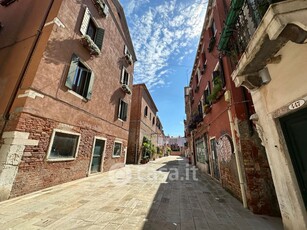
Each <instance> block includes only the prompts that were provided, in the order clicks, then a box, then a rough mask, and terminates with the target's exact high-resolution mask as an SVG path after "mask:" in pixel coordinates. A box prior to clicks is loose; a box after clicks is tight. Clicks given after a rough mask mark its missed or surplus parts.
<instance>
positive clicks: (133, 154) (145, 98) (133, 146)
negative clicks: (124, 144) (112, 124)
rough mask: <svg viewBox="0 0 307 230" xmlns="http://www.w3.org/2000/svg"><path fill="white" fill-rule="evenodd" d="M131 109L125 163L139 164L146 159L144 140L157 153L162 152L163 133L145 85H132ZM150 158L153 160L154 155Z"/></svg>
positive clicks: (156, 110)
mask: <svg viewBox="0 0 307 230" xmlns="http://www.w3.org/2000/svg"><path fill="white" fill-rule="evenodd" d="M131 108H132V109H131V119H130V131H129V144H128V152H127V163H130V164H139V163H140V162H141V160H142V159H144V158H146V157H147V156H145V153H144V151H143V148H142V145H143V142H144V140H145V141H146V140H148V141H150V142H151V145H152V146H154V147H155V148H157V147H158V148H159V149H157V150H156V151H157V152H158V151H159V150H162V151H163V146H164V141H163V139H164V133H163V126H162V123H161V121H160V119H159V118H158V116H157V112H158V109H157V107H156V105H155V102H154V100H153V99H152V97H151V95H150V93H149V91H148V89H147V87H146V85H145V84H136V85H133V89H132V103H131ZM144 138H145V139H144ZM150 157H151V159H153V158H155V156H154V155H151V156H150Z"/></svg>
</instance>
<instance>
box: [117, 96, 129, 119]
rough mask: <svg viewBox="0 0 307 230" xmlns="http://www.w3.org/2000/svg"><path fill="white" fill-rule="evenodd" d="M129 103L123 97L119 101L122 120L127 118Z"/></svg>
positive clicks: (119, 112)
mask: <svg viewBox="0 0 307 230" xmlns="http://www.w3.org/2000/svg"><path fill="white" fill-rule="evenodd" d="M127 112H128V104H127V103H126V102H124V101H123V100H122V99H120V101H119V108H118V118H119V119H120V120H122V121H126V120H127Z"/></svg>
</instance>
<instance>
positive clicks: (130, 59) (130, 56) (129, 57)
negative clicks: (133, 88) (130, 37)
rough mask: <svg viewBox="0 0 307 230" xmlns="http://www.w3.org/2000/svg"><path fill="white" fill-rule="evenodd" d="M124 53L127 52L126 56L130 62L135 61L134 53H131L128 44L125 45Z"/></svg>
mask: <svg viewBox="0 0 307 230" xmlns="http://www.w3.org/2000/svg"><path fill="white" fill-rule="evenodd" d="M124 54H125V58H126V61H127V62H128V64H132V62H133V60H132V55H131V54H130V52H129V50H128V47H127V46H126V45H125V47H124Z"/></svg>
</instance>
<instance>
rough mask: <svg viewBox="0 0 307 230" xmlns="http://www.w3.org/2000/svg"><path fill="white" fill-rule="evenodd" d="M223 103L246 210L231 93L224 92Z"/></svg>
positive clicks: (245, 204) (244, 204)
mask: <svg viewBox="0 0 307 230" xmlns="http://www.w3.org/2000/svg"><path fill="white" fill-rule="evenodd" d="M225 101H226V102H228V110H227V112H228V118H229V124H230V130H231V138H232V140H233V149H234V154H235V158H236V165H237V170H238V175H239V182H240V189H241V196H242V202H243V207H244V208H247V201H246V193H245V183H244V180H243V171H242V166H241V164H240V159H239V154H238V146H237V141H236V135H235V125H234V121H233V119H232V114H231V93H230V91H229V90H227V91H226V92H225Z"/></svg>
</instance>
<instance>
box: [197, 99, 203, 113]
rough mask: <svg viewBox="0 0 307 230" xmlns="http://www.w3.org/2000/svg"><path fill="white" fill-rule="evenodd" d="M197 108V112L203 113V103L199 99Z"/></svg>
mask: <svg viewBox="0 0 307 230" xmlns="http://www.w3.org/2000/svg"><path fill="white" fill-rule="evenodd" d="M197 108H198V114H199V115H203V105H202V102H201V101H200V102H199V103H198V106H197Z"/></svg>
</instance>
